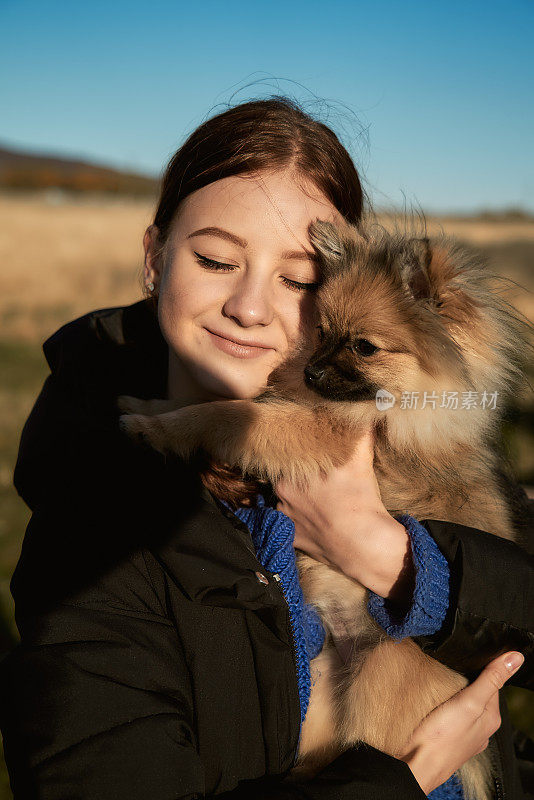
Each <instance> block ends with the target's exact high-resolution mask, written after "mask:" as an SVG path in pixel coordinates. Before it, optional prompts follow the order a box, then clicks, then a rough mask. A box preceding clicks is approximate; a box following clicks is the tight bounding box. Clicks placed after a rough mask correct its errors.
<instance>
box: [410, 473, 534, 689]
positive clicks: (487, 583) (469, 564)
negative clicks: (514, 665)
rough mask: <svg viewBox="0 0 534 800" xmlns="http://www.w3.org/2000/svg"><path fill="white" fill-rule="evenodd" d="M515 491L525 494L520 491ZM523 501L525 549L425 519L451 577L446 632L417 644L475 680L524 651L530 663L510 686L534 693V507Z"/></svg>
mask: <svg viewBox="0 0 534 800" xmlns="http://www.w3.org/2000/svg"><path fill="white" fill-rule="evenodd" d="M514 491H515V492H516V496H519V494H520V493H522V494H523V495H524V493H523V492H522V490H521V489H520V488H519V487H515V490H514ZM521 499H522V502H523V507H524V513H523V516H522V520H521V524H520V525H519V523H518V526H517V530H518V534H519V536H520V541H521V544H517V543H514V542H510V541H507V540H504V539H501V538H500V537H497V536H493V535H492V534H491V533H487V532H486V531H481V530H477V529H475V528H470V527H466V526H464V525H458V524H454V523H451V522H444V521H442V520H422V524H423V525H424V526H425V527H426V529H427V530H428V532H429V533H430V534H431V536H432V537H433V539H434V540H435V542H436V543H437V545H438V547H439V548H440V550H441V552H442V553H443V554H444V556H445V557H446V559H447V561H448V563H449V568H450V576H451V577H450V592H449V608H448V611H447V615H446V618H445V621H444V623H443V625H442V627H441V628H440V630H439V631H437V632H436V633H435V634H432V635H428V636H419V637H416V638H415V641H417V642H418V644H419V645H420V646H421V647H422V649H423V650H424V651H425V652H427V653H428V654H429V655H431V656H432V657H433V658H436V659H437V660H438V661H441V662H442V663H443V664H446V665H447V666H449V667H451V668H452V669H455V670H457V671H459V672H463V673H464V674H466V675H467V676H468V677H470V678H473V677H475V676H476V675H477V674H478V673H479V672H480V670H482V669H483V668H484V667H485V666H486V664H488V662H489V661H491V660H492V659H493V658H495V657H496V656H497V655H499V654H500V653H504V652H506V651H507V650H519V651H520V652H521V653H523V655H524V657H525V662H524V664H523V666H522V667H521V669H519V670H518V671H517V672H516V673H515V675H513V676H512V677H511V678H510V679H509V681H508V683H509V684H510V685H515V686H520V687H522V688H526V689H534V556H533V555H532V546H533V544H534V502H533V501H532V500H531V501H528V500H527V499H526V496H524V497H523V498H521Z"/></svg>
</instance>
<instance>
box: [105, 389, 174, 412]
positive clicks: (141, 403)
mask: <svg viewBox="0 0 534 800" xmlns="http://www.w3.org/2000/svg"><path fill="white" fill-rule="evenodd" d="M180 407H181V404H180V403H179V402H178V401H177V400H161V399H160V398H157V397H156V398H154V400H142V399H141V398H140V397H131V396H130V395H128V394H121V395H119V397H118V398H117V408H118V409H119V411H122V412H123V413H124V414H144V416H146V417H153V416H155V415H156V414H168V412H169V411H175V410H176V409H178V408H180Z"/></svg>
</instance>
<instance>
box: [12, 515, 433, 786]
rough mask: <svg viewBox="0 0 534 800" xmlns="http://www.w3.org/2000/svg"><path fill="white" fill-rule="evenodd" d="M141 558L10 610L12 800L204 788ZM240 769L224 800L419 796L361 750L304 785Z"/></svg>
mask: <svg viewBox="0 0 534 800" xmlns="http://www.w3.org/2000/svg"><path fill="white" fill-rule="evenodd" d="M46 516H47V515H46V514H41V515H39V519H38V520H35V521H34V531H33V532H34V534H35V535H38V531H37V528H38V527H39V526H43V527H41V530H40V532H41V533H44V532H45V531H46V530H47V525H46V524H45V523H46V521H47V520H46ZM51 521H52V518H51V517H48V523H50V522H51ZM78 532H79V526H78ZM29 558H31V548H30V549H28V548H26V554H25V559H26V561H28V559H29ZM150 559H151V554H150V553H149V552H146V553H145V552H140V551H137V552H136V553H133V554H132V555H131V556H130V557H129V558H127V559H122V560H121V561H120V562H119V563H117V564H116V565H115V566H114V567H113V568H111V569H108V570H107V571H106V572H105V574H102V575H100V576H99V578H98V580H95V581H93V582H91V583H89V584H87V585H86V586H81V587H80V589H79V591H78V593H77V595H76V597H75V598H73V597H72V596H71V597H69V598H68V599H63V601H61V602H57V601H55V602H51V600H50V594H52V593H53V592H49V596H48V597H47V598H43V599H45V600H46V602H45V604H44V605H45V607H46V609H47V610H46V611H45V612H40V611H38V603H31V604H30V603H26V604H24V605H22V606H20V607H19V613H18V622H19V628H20V631H21V636H22V641H21V644H19V645H18V646H17V647H16V648H15V649H14V651H12V653H10V654H9V655H8V656H7V657H6V658H5V659H4V661H3V662H2V663H1V664H0V726H1V729H2V733H3V738H4V750H5V758H6V763H7V766H8V770H9V774H10V778H11V783H12V789H13V793H14V798H15V800H37V798H45V797H46V798H47V800H64V798H66V797H69V798H77V800H93V798H98V800H146V798H151V800H170V798H172V799H173V800H179V799H180V800H181V799H183V800H193V798H200V797H205V796H206V797H212V796H213V795H211V794H209V793H208V794H206V788H207V787H206V770H205V766H204V762H203V759H202V758H201V756H200V754H199V750H198V742H197V724H198V722H199V721H198V720H197V718H196V713H197V711H196V705H195V699H194V691H193V687H192V683H191V677H190V676H191V673H190V665H188V661H187V659H186V658H185V655H184V650H183V645H182V643H181V639H180V637H179V634H178V631H177V629H176V626H175V624H174V623H173V622H172V621H171V619H170V618H169V617H168V616H167V615H166V613H164V609H163V608H162V606H161V602H160V599H159V591H158V592H156V591H155V590H154V587H153V580H152V579H153V575H154V570H157V568H158V565H157V562H156V560H155V559H152V561H151V560H150ZM41 565H42V567H43V569H46V568H47V566H48V565H47V563H46V562H44V563H43V562H42V561H41ZM147 565H148V566H147ZM149 566H150V569H149V568H148V567H149ZM22 580H23V576H20V580H19V586H18V591H19V597H20V596H21V593H22V592H23V587H22V583H21V581H22ZM158 585H159V581H158ZM27 591H28V593H29V592H30V590H29V588H28V589H27ZM201 636H202V632H200V637H201ZM215 668H216V666H215V665H214V669H215ZM245 718H246V719H248V717H247V716H246V715H245ZM200 722H201V724H202V725H203V726H204V729H205V728H206V726H207V725H211V726H212V727H213V731H212V734H210V735H211V736H212V737H215V738H214V739H213V741H214V742H217V741H218V738H217V737H219V736H220V737H221V739H224V738H225V737H226V736H227V735H228V732H227V731H224V730H219V729H220V725H219V727H218V720H217V718H216V717H215V718H212V719H202V720H200ZM245 724H246V723H245ZM207 757H208V758H209V757H210V755H209V754H208V756H207ZM241 766H242V770H243V771H242V773H241V775H240V774H239V772H237V774H236V775H235V783H236V788H235V789H234V790H232V791H230V792H227V793H226V795H225V796H226V797H228V798H235V800H239V798H249V797H263V798H264V800H290V799H291V798H295V800H297V799H298V798H300V799H301V800H302V798H304V797H308V798H317V800H319V799H320V800H334V798H336V799H338V798H343V797H346V798H347V800H348V798H351V800H352V798H354V797H358V798H362V800H371V798H375V797H376V796H380V797H381V798H384V800H388V798H391V800H396V798H397V797H398V794H399V792H400V793H401V795H402V797H404V798H406V800H423V799H424V797H425V795H424V793H423V792H422V790H421V789H420V787H419V785H418V783H417V781H416V779H415V777H414V775H413V773H412V772H411V770H410V768H409V766H408V765H407V764H406V763H404V762H403V761H401V760H397V759H394V758H392V757H390V756H388V755H386V754H384V753H381V752H379V751H377V750H374V749H373V748H365V749H362V750H356V749H354V750H351V751H349V752H348V753H345V754H344V755H343V756H341V757H340V758H339V759H337V760H336V761H335V762H333V763H332V764H330V765H329V766H328V767H327V768H326V769H325V770H324V771H323V772H322V773H321V775H320V776H317V777H316V778H315V779H313V780H312V781H309V782H307V784H306V787H298V786H295V785H293V784H291V783H286V781H284V777H285V776H284V775H272V776H269V777H260V778H258V779H255V780H247V781H245V782H243V784H242V785H241V786H238V781H239V779H240V777H243V776H246V775H247V774H250V772H249V771H248V767H249V765H248V763H243V764H242V765H241ZM255 768H257V765H256V767H254V769H255ZM227 779H228V778H227Z"/></svg>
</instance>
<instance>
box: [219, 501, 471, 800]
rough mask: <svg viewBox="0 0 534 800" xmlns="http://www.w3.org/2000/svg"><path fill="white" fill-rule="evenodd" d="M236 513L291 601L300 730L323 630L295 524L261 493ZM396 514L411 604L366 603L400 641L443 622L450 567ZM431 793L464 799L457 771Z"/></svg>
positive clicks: (426, 537)
mask: <svg viewBox="0 0 534 800" xmlns="http://www.w3.org/2000/svg"><path fill="white" fill-rule="evenodd" d="M225 505H227V504H225ZM233 513H234V514H235V515H236V516H237V517H238V519H240V520H241V521H242V522H244V523H245V524H246V526H247V527H248V529H249V530H250V533H251V536H252V541H253V544H254V547H255V550H256V555H257V558H258V561H260V562H261V564H263V566H264V567H265V568H266V569H267V570H269V572H271V573H273V575H274V576H276V578H275V579H277V580H279V583H280V586H281V588H282V590H283V593H284V596H285V599H286V601H287V604H288V606H289V616H290V619H291V624H292V628H293V635H294V641H295V650H296V659H297V682H298V689H299V699H300V710H301V713H300V719H301V730H302V723H303V722H304V719H305V716H306V711H307V709H308V704H309V699H310V691H311V677H310V661H311V660H312V659H313V658H315V656H316V655H318V654H319V653H320V652H321V649H322V647H323V644H324V640H325V631H324V628H323V626H322V623H321V620H320V618H319V615H318V613H317V611H316V610H315V608H314V607H313V606H312V605H310V604H307V603H305V601H304V596H303V593H302V589H301V587H300V583H299V580H298V572H297V565H296V560H295V550H294V548H293V540H294V536H295V526H294V524H293V521H292V520H291V519H290V518H289V517H287V516H286V515H285V514H283V513H282V512H281V511H277V510H276V509H275V508H271V507H270V506H267V505H265V500H264V498H263V497H262V496H261V495H258V498H257V506H256V507H255V508H238V509H237V510H236V511H234V512H233ZM396 519H397V520H398V521H399V522H400V523H401V524H402V525H404V527H405V528H406V530H407V532H408V535H409V537H410V543H411V550H412V556H413V561H414V565H415V570H416V577H415V589H414V593H413V597H412V604H411V606H410V608H409V609H408V611H407V612H406V614H405V615H404V617H402V618H399V617H397V616H395V613H394V611H393V610H392V608H391V606H390V604H389V603H388V601H387V600H386V599H384V598H383V597H380V596H379V595H377V594H375V593H374V592H371V591H370V592H369V601H368V605H367V608H368V611H369V613H370V614H371V615H372V616H373V617H374V619H375V620H376V621H377V622H378V623H379V624H380V625H381V626H382V627H383V628H384V630H385V631H386V633H387V634H388V635H389V636H391V637H392V638H393V639H395V640H396V641H400V640H401V639H404V638H406V637H407V636H422V635H430V634H433V633H436V632H437V631H438V630H439V629H440V628H441V626H442V624H443V621H444V619H445V615H446V613H447V609H448V604H449V567H448V563H447V560H446V559H445V557H444V556H443V554H442V553H441V551H440V550H439V548H438V546H437V545H436V543H435V542H434V540H433V538H432V537H431V536H430V534H429V533H428V531H427V530H426V528H425V527H424V526H423V525H421V523H419V522H418V521H417V520H416V519H414V517H411V516H409V515H408V514H402V515H399V516H398V517H396ZM428 797H429V798H431V800H464V795H463V792H462V787H461V785H460V783H459V781H458V779H457V778H456V776H455V775H452V776H451V777H450V778H449V779H448V780H447V781H446V782H445V783H444V784H442V785H441V786H438V787H437V789H434V791H433V792H430V794H429V795H428Z"/></svg>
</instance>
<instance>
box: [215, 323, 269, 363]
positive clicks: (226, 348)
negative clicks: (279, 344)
mask: <svg viewBox="0 0 534 800" xmlns="http://www.w3.org/2000/svg"><path fill="white" fill-rule="evenodd" d="M204 330H205V331H206V332H207V333H208V334H209V336H210V339H211V341H212V342H213V344H214V345H215V347H218V348H219V350H222V351H223V353H228V354H229V355H231V356H235V357H236V358H258V356H262V355H265V353H269V352H271V350H273V349H274V348H272V347H256V346H252V345H247V346H244V345H242V344H238V343H237V342H233V341H232V340H231V339H226V338H225V337H224V336H219V335H218V334H217V333H212V331H210V330H208V328H204Z"/></svg>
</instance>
